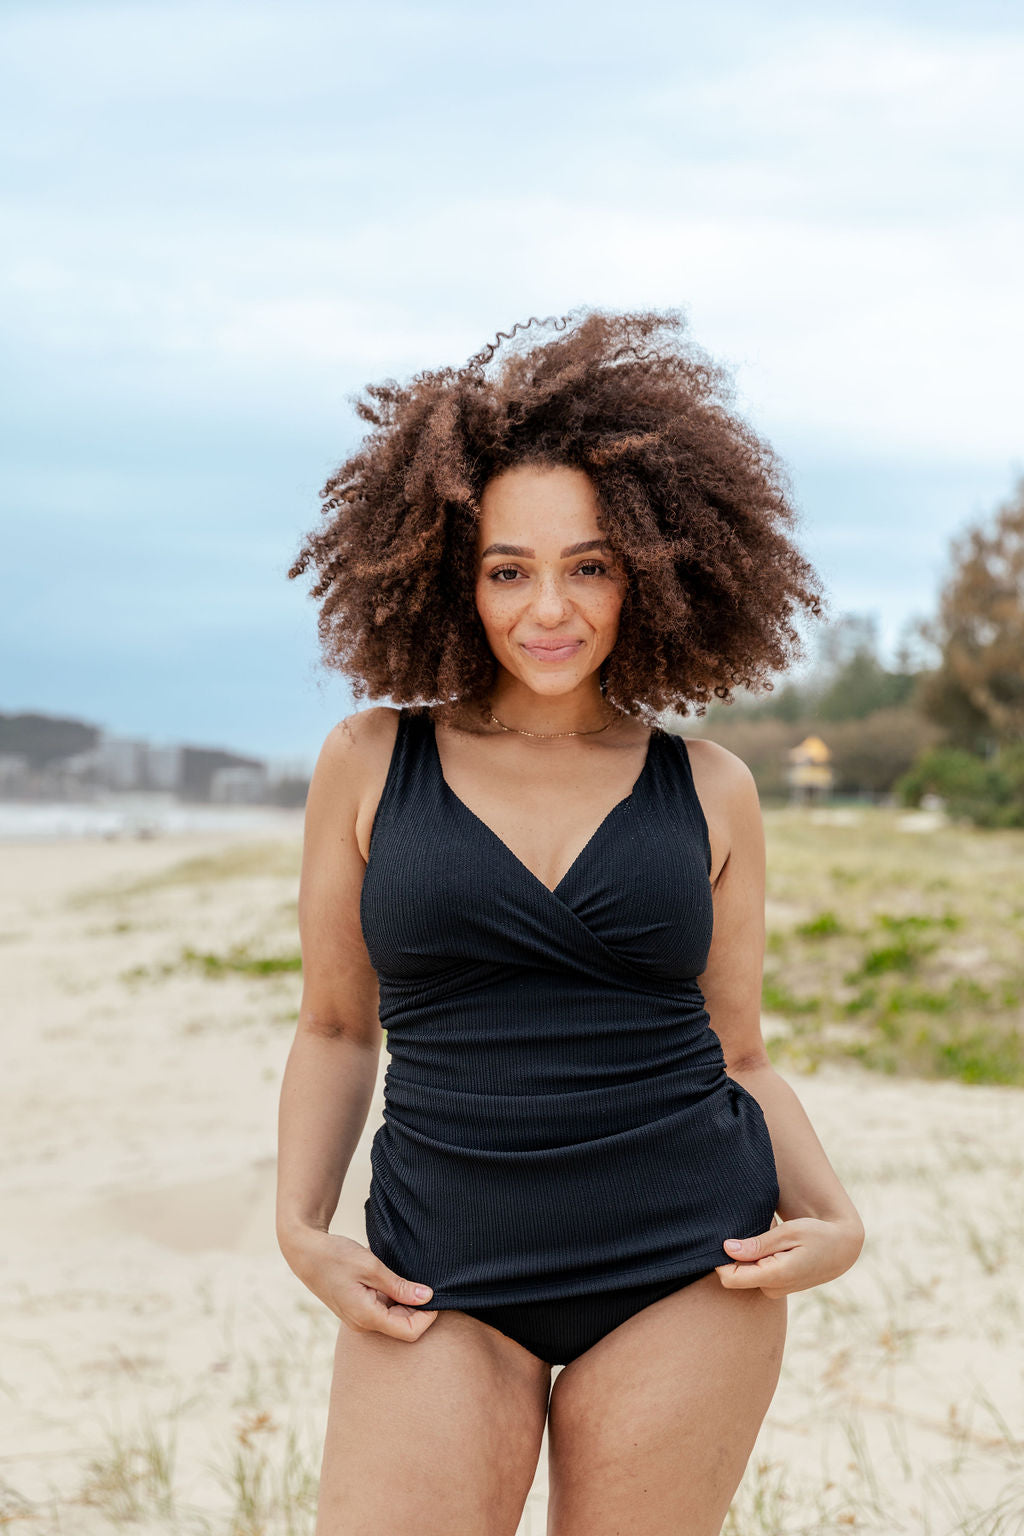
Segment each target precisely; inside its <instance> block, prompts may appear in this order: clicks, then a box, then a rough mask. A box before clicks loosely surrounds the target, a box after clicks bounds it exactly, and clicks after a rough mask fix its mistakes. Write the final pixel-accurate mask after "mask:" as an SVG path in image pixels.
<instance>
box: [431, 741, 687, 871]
mask: <svg viewBox="0 0 1024 1536" xmlns="http://www.w3.org/2000/svg"><path fill="white" fill-rule="evenodd" d="M427 718H428V726H429V731H428V734H429V736H430V751H431V755H432V757H433V760H434V767H435V768H436V770H437V776H438V778H439V779H440V781H441V784H442V787H443V788H444V790H445V792H446V794H447V795H448V797H449V799H451V800H452V801H454V803H455V805H456V806H458V807H459V809H460V810H461V811H463V812H464V813H465V815H467V816H469V817H471V819H472V820H473V821H475V822H476V824H477V826H480V827H483V829H484V831H485V832H486V833H488V835H489V836H490V837H491V838H492V839H493V841H494V842H496V843H497V844H498V847H499V848H503V849H504V850H505V853H506V854H507V855H508V857H509V858H510V859H511V860H512V863H513V864H514V865H516V866H517V867H518V868H519V870H521V871H522V873H523V874H524V875H525V876H526V877H527V878H528V879H529V880H531V881H532V882H533V883H534V884H536V885H539V886H540V888H541V890H544V891H547V893H548V895H549V896H558V893H559V892H560V891H561V889H562V887H563V886H564V885H565V884H566V883H567V881H568V880H569V878H570V876H571V875H573V874H574V873H575V872H576V870H577V869H578V867H579V865H580V863H581V862H582V860H583V859H584V857H585V856H586V854H587V853H588V852H589V851H590V849H591V848H592V847H593V845H594V843H595V842H596V841H597V839H598V838H599V837H600V835H601V833H602V832H603V831H604V830H605V828H606V827H607V826H608V823H609V822H610V821H611V820H612V818H613V817H614V816H615V815H617V813H618V812H619V811H621V810H622V808H623V807H624V806H627V805H629V804H631V803H632V801H633V798H634V796H635V795H636V793H637V791H638V790H639V789H640V788H641V787H642V785H643V783H644V781H645V780H646V778H647V774H648V770H649V769H650V766H651V754H652V749H653V746H654V738H655V737H656V736H657V735H659V734H660V732H659V731H658V729H657V727H653V728H652V729H651V732H650V735H649V736H648V738H647V747H646V749H645V751H644V761H643V767H642V768H641V769H640V772H639V773H638V774H637V776H636V778H635V779H634V780H633V784H632V787H631V788H630V789H629V791H628V792H627V793H626V794H625V795H623V797H622V799H621V800H616V802H615V804H614V805H613V806H612V808H611V810H610V811H608V812H607V813H606V815H604V816H603V817H602V818H601V820H600V821H599V822H598V824H597V826H596V827H595V828H594V830H593V832H592V833H591V834H590V836H589V837H588V838H587V840H586V842H585V843H584V844H583V847H582V848H581V849H580V851H579V853H578V854H577V855H576V857H575V858H574V859H573V861H572V863H571V864H570V865H569V868H568V869H567V870H566V871H565V874H564V875H563V876H562V878H561V879H560V880H559V881H558V883H557V884H556V885H553V886H552V885H546V884H545V883H544V881H543V880H542V879H541V878H540V876H539V875H538V874H535V873H534V871H533V870H532V869H531V868H530V866H529V865H528V864H525V863H524V862H523V860H522V859H521V858H520V857H519V855H518V854H517V853H515V852H514V851H513V850H512V849H511V848H510V847H509V845H508V843H506V841H505V839H504V838H503V837H499V836H498V834H497V832H495V830H494V828H493V827H491V826H488V824H487V822H486V821H484V819H483V817H482V816H478V815H477V813H476V811H474V810H471V809H470V807H469V806H468V805H467V804H466V802H465V800H463V798H462V796H461V795H457V794H456V793H455V790H454V789H452V787H451V785H450V784H449V783H448V780H447V779H446V778H445V776H444V767H443V765H442V763H441V754H440V752H439V750H438V746H437V726H436V722H435V720H434V717H433V715H430V716H428V717H427Z"/></svg>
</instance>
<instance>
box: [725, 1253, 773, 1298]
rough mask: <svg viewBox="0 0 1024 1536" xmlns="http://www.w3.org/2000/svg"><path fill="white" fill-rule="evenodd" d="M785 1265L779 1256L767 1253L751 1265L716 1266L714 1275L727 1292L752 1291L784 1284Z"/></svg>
mask: <svg viewBox="0 0 1024 1536" xmlns="http://www.w3.org/2000/svg"><path fill="white" fill-rule="evenodd" d="M785 1270H786V1265H785V1262H784V1261H781V1262H780V1258H779V1255H777V1254H773V1253H769V1254H766V1255H765V1256H764V1258H763V1259H761V1260H759V1261H757V1262H755V1263H752V1264H716V1265H715V1273H716V1274H717V1275H718V1278H719V1280H721V1282H722V1284H723V1285H724V1286H727V1287H728V1288H729V1290H735V1291H743V1290H753V1289H754V1288H755V1287H758V1286H761V1287H764V1286H766V1285H771V1286H779V1285H780V1284H785V1278H786V1276H785Z"/></svg>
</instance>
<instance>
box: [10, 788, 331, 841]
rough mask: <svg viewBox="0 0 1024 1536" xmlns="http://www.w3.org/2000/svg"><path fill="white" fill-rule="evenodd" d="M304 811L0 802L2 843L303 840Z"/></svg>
mask: <svg viewBox="0 0 1024 1536" xmlns="http://www.w3.org/2000/svg"><path fill="white" fill-rule="evenodd" d="M302 820H303V813H302V811H301V810H288V809H285V808H284V807H282V806H277V805H205V804H204V805H188V804H184V803H183V802H181V801H179V800H176V799H174V798H173V797H172V796H167V797H164V796H163V795H159V794H153V795H132V794H123V795H110V796H108V797H106V798H105V799H103V800H89V801H81V802H79V801H73V800H0V843H23V842H53V841H57V840H59V839H63V838H106V839H114V838H146V837H174V836H176V835H181V834H188V833H197V832H228V833H230V832H239V833H243V832H244V833H253V832H255V833H265V834H266V835H267V836H268V837H288V836H294V837H301V835H302Z"/></svg>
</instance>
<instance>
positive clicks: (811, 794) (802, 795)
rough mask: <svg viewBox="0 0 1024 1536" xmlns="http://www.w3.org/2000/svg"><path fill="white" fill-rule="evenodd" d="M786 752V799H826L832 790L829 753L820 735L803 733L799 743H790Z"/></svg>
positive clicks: (797, 802) (795, 800) (796, 803)
mask: <svg viewBox="0 0 1024 1536" xmlns="http://www.w3.org/2000/svg"><path fill="white" fill-rule="evenodd" d="M786 756H787V757H788V759H789V766H788V767H787V768H786V773H785V777H786V782H787V783H788V785H789V798H790V803H791V804H793V805H799V804H802V803H804V802H806V801H814V800H826V799H827V798H828V796H829V795H830V794H831V793H832V782H833V778H834V775H833V771H832V753H831V752H830V751H829V749H828V747H826V745H825V743H824V742H823V741H822V739H821V737H820V736H805V737H804V739H803V741H802V742H800V744H799V746H796V747H790V749H789V751H788V753H787V754H786Z"/></svg>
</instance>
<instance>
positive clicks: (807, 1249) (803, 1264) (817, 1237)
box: [715, 1216, 864, 1297]
mask: <svg viewBox="0 0 1024 1536" xmlns="http://www.w3.org/2000/svg"><path fill="white" fill-rule="evenodd" d="M723 1246H724V1244H723ZM863 1246H864V1228H863V1226H861V1225H860V1224H859V1223H855V1222H852V1221H849V1220H838V1219H837V1220H835V1221H822V1220H820V1219H819V1218H818V1217H817V1216H794V1217H793V1218H792V1220H790V1221H779V1222H776V1223H775V1224H774V1225H773V1226H771V1227H770V1228H769V1229H768V1231H767V1232H759V1233H757V1234H756V1236H754V1237H746V1238H743V1239H742V1241H741V1242H740V1246H739V1247H738V1248H736V1249H731V1248H726V1250H725V1251H726V1252H727V1253H732V1254H733V1255H734V1262H729V1263H725V1264H718V1265H716V1266H715V1269H716V1273H717V1274H718V1278H719V1279H720V1280H721V1282H722V1284H723V1285H724V1286H726V1287H727V1288H728V1289H729V1290H737V1291H738V1290H750V1289H751V1287H753V1286H758V1287H759V1288H760V1289H761V1290H763V1291H764V1294H765V1295H766V1296H771V1297H779V1296H788V1295H789V1293H790V1291H806V1290H810V1288H811V1287H812V1286H814V1285H824V1283H825V1282H826V1281H827V1280H834V1279H835V1278H836V1276H837V1275H841V1274H843V1273H845V1271H846V1270H848V1269H849V1268H850V1267H851V1265H853V1264H854V1263H855V1262H856V1260H857V1256H858V1255H859V1253H860V1251H861V1248H862V1247H863Z"/></svg>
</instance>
